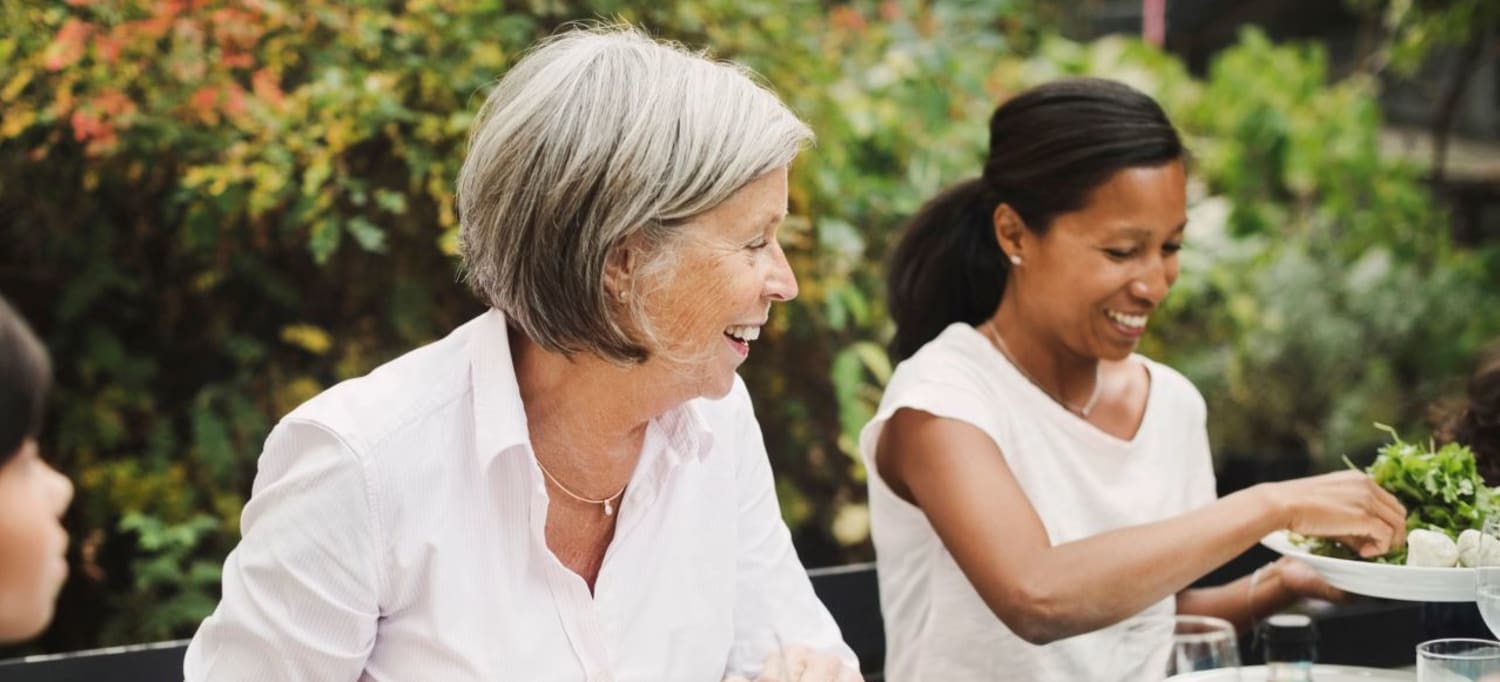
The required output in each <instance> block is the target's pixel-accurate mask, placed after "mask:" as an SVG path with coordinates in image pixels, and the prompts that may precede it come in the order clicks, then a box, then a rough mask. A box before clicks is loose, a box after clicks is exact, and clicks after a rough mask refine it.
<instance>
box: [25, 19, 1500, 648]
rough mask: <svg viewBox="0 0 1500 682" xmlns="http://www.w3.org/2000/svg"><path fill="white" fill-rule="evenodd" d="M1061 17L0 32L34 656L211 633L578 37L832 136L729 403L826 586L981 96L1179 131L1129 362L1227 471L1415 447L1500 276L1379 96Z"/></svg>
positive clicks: (448, 310) (406, 337) (1247, 54)
mask: <svg viewBox="0 0 1500 682" xmlns="http://www.w3.org/2000/svg"><path fill="white" fill-rule="evenodd" d="M639 5H649V8H645V9H643V8H641V7H639ZM1453 6H1454V7H1457V9H1453V10H1451V11H1453V12H1461V11H1463V7H1464V3H1454V5H1453ZM1056 11H1057V10H1056V5H1055V4H1052V3H1044V2H1034V1H1031V0H987V1H978V0H974V1H968V2H960V1H957V0H954V1H950V2H921V1H918V0H886V1H881V2H877V1H874V0H860V1H856V2H852V3H848V4H842V3H841V4H832V3H826V2H812V1H808V0H802V1H798V2H780V1H776V2H773V1H770V0H700V1H697V2H688V1H684V0H678V1H673V2H661V3H626V2H622V1H619V0H589V1H586V2H559V1H556V0H527V1H521V2H510V3H503V2H499V1H497V0H407V1H406V2H403V3H391V2H375V1H373V0H362V1H359V2H354V1H348V0H340V1H335V0H307V1H306V2H303V3H298V4H292V3H286V2H279V1H276V0H154V1H148V0H114V1H111V2H98V1H90V0H69V2H67V3H65V4H64V3H4V4H0V25H3V26H5V27H7V30H6V31H4V32H3V33H0V65H3V66H0V215H3V216H5V220H4V221H3V224H0V230H3V235H0V238H3V239H4V241H5V243H6V248H5V249H4V252H3V255H0V288H3V290H4V292H5V294H6V296H8V297H10V298H11V299H13V300H15V301H16V302H17V304H18V305H19V306H20V307H21V309H22V310H23V311H24V312H25V313H26V314H27V315H28V317H30V318H31V320H32V321H33V323H34V324H35V325H36V326H37V327H38V329H40V330H42V331H43V332H44V335H45V337H46V341H47V343H48V345H49V347H50V348H51V349H52V352H53V354H54V356H55V358H56V359H57V362H56V365H57V374H58V381H57V384H58V389H57V391H56V400H55V401H54V406H55V407H54V411H53V414H52V418H51V423H50V424H49V425H48V430H47V438H46V443H45V444H44V446H45V448H46V449H47V450H48V451H49V452H50V453H51V456H52V457H53V458H54V459H55V460H56V461H58V462H60V463H61V465H62V467H63V469H64V471H65V472H66V473H67V474H68V475H69V476H70V477H72V478H73V480H74V481H75V482H76V483H77V486H78V495H77V499H76V502H75V503H74V506H73V509H72V510H71V511H70V514H69V518H68V525H69V527H70V529H71V531H72V533H73V536H74V538H75V553H74V556H73V557H72V562H73V566H74V571H73V575H74V577H73V578H72V579H71V581H70V583H69V585H68V587H67V588H66V590H65V593H64V598H63V601H62V603H61V605H60V612H59V617H58V621H57V622H58V624H57V626H55V627H54V628H53V629H52V630H51V631H49V633H48V634H47V636H46V637H45V639H44V640H43V641H42V642H41V644H40V646H41V647H42V648H45V649H49V650H67V649H78V648H85V647H91V646H99V645H107V644H118V643H124V642H132V641H145V640H156V639H166V638H171V637H182V636H188V635H190V634H191V633H192V631H193V629H194V627H195V626H196V623H197V622H198V621H199V620H200V619H201V618H202V617H203V616H204V615H205V614H206V613H207V611H208V610H209V609H211V608H212V605H213V603H214V601H215V600H216V598H217V578H218V570H219V566H220V565H221V563H222V560H223V557H224V555H225V554H226V553H227V552H228V551H229V549H230V548H232V547H233V545H234V543H235V541H236V540H237V538H238V514H239V509H240V507H241V506H242V504H243V503H244V500H245V497H246V495H247V494H248V491H249V487H250V482H251V480H252V479H253V476H254V472H255V459H256V457H257V455H258V453H259V449H260V444H261V442H262V440H263V439H264V437H265V435H266V433H267V431H268V430H269V427H270V426H271V425H272V424H273V423H274V421H275V420H276V419H277V418H278V417H279V416H280V415H281V414H284V413H285V412H287V411H288V410H290V409H291V408H292V407H294V406H295V405H297V404H298V403H299V402H301V401H302V400H305V399H307V398H308V397H310V396H312V395H314V394H315V393H317V392H318V391H320V390H322V389H323V388H325V387H327V386H329V385H331V384H333V383H335V382H337V381H339V380H342V379H345V378H348V377H352V376H357V375H359V374H362V373H364V372H366V371H368V370H369V369H371V368H373V367H374V366H376V365H377V364H379V363H380V362H383V361H385V360H387V359H390V358H392V357H394V356H395V355H397V354H399V353H401V352H402V351H404V350H406V349H409V348H411V347H413V346H415V345H418V344H421V343H425V342H428V341H431V340H433V339H435V338H438V337H439V336H441V335H442V334H444V333H445V332H446V331H447V330H449V329H451V328H452V327H454V326H456V325H458V324H460V323H462V322H463V321H464V320H466V319H467V318H469V317H470V316H472V315H474V314H476V313H477V312H478V310H479V307H478V305H477V304H476V303H475V302H474V301H473V300H472V298H471V297H470V296H469V295H468V294H467V293H466V292H465V291H464V290H463V289H462V287H460V286H459V285H458V284H457V282H456V277H455V263H454V260H453V250H454V249H453V247H454V228H455V224H456V223H455V218H454V213H453V203H452V199H453V196H452V183H453V179H454V177H455V176H456V174H457V169H458V164H459V162H460V160H461V154H462V151H463V140H464V135H465V132H466V129H467V126H468V124H469V122H470V120H471V117H472V115H473V112H474V111H475V109H476V108H477V106H478V104H479V102H480V101H481V100H482V97H483V95H484V93H485V92H486V91H487V88H488V87H489V86H490V84H492V83H493V79H494V78H495V77H496V76H497V75H499V74H501V73H503V72H504V70H505V68H506V67H507V66H508V65H509V64H511V63H512V62H513V61H514V60H515V59H516V57H517V55H518V53H519V52H520V51H521V50H523V49H524V48H525V47H526V46H527V45H529V44H530V43H531V42H533V41H534V40H535V39H537V38H539V37H541V36H544V35H548V34H550V33H552V32H553V31H555V30H557V28H558V27H560V26H561V25H563V24H565V23H566V22H568V21H572V20H577V19H586V18H593V17H618V18H621V19H625V20H630V21H634V22H638V23H640V24H642V25H644V26H647V27H650V29H651V30H652V31H653V32H654V33H656V34H658V35H661V36H663V37H670V38H676V39H680V40H682V41H683V42H685V43H688V44H690V45H707V46H711V48H712V50H713V52H714V53H715V54H716V55H718V56H721V57H726V58H732V59H736V60H739V61H742V62H744V63H746V64H748V65H750V66H752V67H754V68H755V69H756V70H758V71H759V72H760V73H761V74H763V75H764V76H765V77H766V79H767V80H768V81H769V82H770V83H772V84H774V86H775V88H776V90H777V91H778V92H779V93H781V94H782V95H783V97H784V98H785V99H786V100H787V101H788V102H789V103H790V104H791V105H792V106H793V108H794V109H795V110H797V111H798V112H799V113H800V114H801V115H803V116H804V118H806V119H807V120H808V122H809V123H810V124H811V125H812V127H813V128H814V130H816V131H817V133H818V136H819V139H818V143H817V145H816V147H814V148H813V149H810V150H809V151H808V152H807V153H805V154H804V155H803V156H802V158H801V159H800V160H799V161H798V163H797V166H796V167H795V169H794V171H793V180H792V182H793V187H792V202H793V212H792V213H793V215H792V218H791V220H790V221H789V224H788V229H787V231H786V232H787V237H786V241H787V248H788V251H789V255H790V257H791V259H792V261H793V267H794V268H795V269H796V271H797V273H798V275H799V279H800V282H801V284H802V297H801V298H800V299H799V301H798V302H797V303H795V304H793V305H789V306H779V307H778V309H777V311H776V313H775V317H774V318H773V321H772V326H771V328H770V329H769V330H768V332H767V334H766V335H764V336H763V337H762V340H761V341H760V342H758V343H757V353H756V360H755V361H754V362H751V363H750V364H749V365H747V367H746V369H745V371H744V374H745V378H746V380H747V382H748V383H749V384H750V385H751V392H752V395H754V396H755V398H756V402H757V406H758V409H759V416H760V418H761V421H762V426H763V427H764V430H765V433H766V441H767V445H768V448H769V450H770V452H771V455H772V458H773V462H774V464H775V466H776V469H777V472H778V490H779V492H780V494H781V499H782V508H783V513H784V515H785V516H786V518H787V520H788V522H789V524H790V525H791V526H792V528H793V530H794V532H795V533H796V537H797V540H798V543H799V548H800V551H801V552H802V556H803V558H804V560H805V561H807V563H809V564H812V565H819V564H828V563H838V562H842V561H847V560H850V559H856V558H868V556H869V546H868V514H867V511H866V510H865V508H864V505H863V499H864V486H863V478H864V475H865V474H864V471H863V469H862V467H861V466H860V464H859V462H858V458H857V456H856V452H855V438H856V436H857V433H858V430H859V428H860V427H861V426H862V425H863V423H864V422H865V421H866V420H867V419H868V418H869V416H870V415H871V414H872V412H873V409H874V406H875V405H876V403H877V402H878V400H879V396H880V390H881V387H882V386H883V385H884V382H885V380H886V378H887V377H888V376H889V374H890V372H891V369H892V368H891V363H890V361H889V359H888V357H887V356H886V354H885V352H884V341H885V340H886V339H887V338H889V334H890V327H889V321H888V316H887V314H886V310H885V303H884V297H883V291H882V284H881V277H882V272H883V267H882V261H883V257H884V254H885V253H886V252H887V250H888V246H889V243H890V241H891V239H892V237H893V235H894V233H895V231H896V229H897V228H898V227H899V226H900V223H901V221H902V220H903V219H904V217H905V216H907V215H909V214H910V213H912V212H913V211H914V210H915V209H916V208H917V207H918V206H919V205H920V204H921V203H922V202H923V201H924V200H925V199H927V198H928V197H930V196H931V195H932V194H934V193H935V192H936V191H938V190H939V189H940V188H942V187H944V186H946V185H948V184H950V183H952V182H955V181H957V180H959V179H962V178H964V177H966V176H968V175H972V174H975V173H977V171H978V168H979V164H980V161H981V159H982V158H983V155H984V149H985V145H986V143H987V139H986V129H985V122H986V120H987V118H988V114H989V112H990V111H991V109H992V108H993V106H994V104H995V103H996V102H997V101H999V100H1001V99H1003V98H1005V97H1006V96H1008V95H1009V94H1011V93H1014V92H1016V91H1018V90H1019V89H1021V88H1023V87H1026V86H1028V85H1030V84H1034V83H1038V82H1042V81H1044V80H1047V79H1050V78H1055V77H1058V76H1062V75H1067V74H1082V73H1090V74H1099V75H1106V76H1111V77H1115V78H1120V79H1122V80H1125V81H1127V82H1130V83H1132V84H1134V85H1137V86H1138V87H1142V88H1144V89H1145V90H1147V91H1149V92H1151V93H1153V94H1154V95H1156V96H1157V97H1158V98H1160V100H1161V101H1162V102H1163V104H1164V105H1165V106H1166V107H1167V108H1168V109H1169V111H1170V112H1171V113H1172V114H1173V116H1174V117H1175V118H1176V119H1177V121H1178V122H1179V123H1180V125H1181V126H1182V127H1183V128H1184V130H1185V131H1186V132H1187V134H1188V135H1189V138H1190V144H1191V146H1192V148H1193V150H1194V159H1193V171H1194V176H1195V180H1194V185H1193V195H1194V207H1193V220H1192V226H1191V227H1190V230H1189V249H1188V251H1186V252H1185V253H1184V256H1183V258H1184V274H1183V277H1182V279H1181V280H1180V281H1179V283H1178V285H1177V289H1176V291H1174V294H1173V296H1172V297H1170V298H1169V299H1168V304H1167V308H1166V310H1165V311H1164V313H1163V314H1162V315H1159V316H1158V317H1159V318H1160V321H1159V322H1154V323H1153V329H1154V331H1153V334H1152V335H1151V336H1150V339H1149V342H1148V345H1147V347H1146V348H1145V351H1146V352H1147V353H1149V354H1152V355H1153V356H1156V357H1159V358H1161V359H1164V360H1166V361H1168V362H1169V363H1172V364H1174V365H1175V366H1178V367H1180V368H1181V369H1183V371H1185V372H1186V373H1187V374H1188V375H1189V376H1190V377H1191V378H1192V379H1193V380H1194V381H1195V382H1196V383H1197V384H1198V386H1199V387H1200V388H1201V389H1202V390H1203V392H1204V393H1205V395H1206V396H1207V398H1208V399H1209V402H1210V410H1211V420H1212V423H1211V428H1212V432H1213V437H1214V444H1215V446H1216V448H1217V449H1220V450H1224V451H1235V452H1242V453H1256V452H1271V451H1284V450H1288V449H1290V450H1295V451H1298V452H1308V453H1311V454H1313V455H1314V456H1316V457H1319V458H1322V460H1323V461H1328V462H1332V461H1333V460H1334V459H1336V458H1337V455H1338V454H1340V453H1342V452H1344V451H1346V450H1348V449H1350V448H1355V447H1359V446H1360V445H1362V444H1363V443H1364V442H1366V441H1370V440H1378V434H1377V433H1375V432H1373V430H1372V429H1371V428H1370V427H1369V424H1370V423H1371V422H1372V421H1376V420H1379V421H1382V422H1385V423H1391V424H1396V425H1399V426H1400V427H1401V428H1402V432H1403V433H1417V432H1420V431H1421V430H1422V429H1421V427H1420V424H1421V423H1422V420H1423V419H1424V416H1425V410H1426V408H1427V406H1428V405H1430V404H1431V402H1432V401H1433V400H1434V399H1436V398H1437V397H1439V396H1441V395H1442V394H1443V393H1444V391H1445V390H1447V389H1449V388H1451V387H1452V386H1453V382H1455V381H1456V380H1458V379H1459V378H1461V375H1462V373H1463V371H1464V369H1465V367H1466V363H1467V362H1469V360H1470V358H1471V357H1472V355H1473V353H1474V351H1475V349H1476V348H1477V347H1478V346H1479V345H1480V344H1481V343H1482V342H1483V341H1485V340H1486V339H1488V338H1491V337H1493V336H1494V335H1496V334H1500V319H1497V313H1496V312H1495V310H1494V306H1493V304H1492V300H1493V295H1494V293H1495V291H1496V290H1497V289H1500V284H1497V283H1500V253H1497V251H1496V249H1494V248H1488V249H1484V250H1474V249H1467V250H1466V249H1461V248H1458V247H1456V246H1454V245H1453V244H1452V243H1450V242H1449V240H1448V238H1447V230H1446V216H1445V215H1444V213H1443V211H1442V210H1441V208H1440V207H1439V206H1438V205H1437V204H1436V203H1435V202H1434V200H1433V198H1432V196H1431V195H1430V194H1429V192H1428V189H1427V187H1426V186H1425V185H1424V184H1423V180H1422V178H1421V176H1420V174H1419V173H1418V172H1417V171H1416V170H1415V169H1413V168H1410V167H1406V166H1403V165H1400V164H1398V163H1394V162H1390V161H1387V160H1384V159H1382V158H1381V156H1380V155H1379V154H1378V153H1377V151H1378V149H1377V144H1376V133H1377V132H1378V130H1379V126H1380V123H1381V121H1380V114H1379V110H1378V109H1377V107H1376V100H1375V97H1376V95H1377V94H1378V93H1377V88H1378V85H1377V82H1376V80H1375V79H1373V78H1371V77H1369V76H1367V75H1363V74H1358V73H1357V74H1355V75H1353V76H1350V77H1347V78H1344V79H1342V80H1339V81H1337V82H1330V77H1329V75H1328V66H1327V64H1326V61H1327V60H1326V57H1325V56H1324V54H1323V53H1322V51H1321V50H1319V49H1318V48H1316V47H1312V46H1299V45H1273V44H1271V43H1270V42H1269V41H1267V39H1266V38H1265V37H1264V36H1262V35H1260V34H1259V33H1256V32H1254V31H1248V32H1246V33H1245V34H1244V35H1243V37H1242V39H1241V41H1240V42H1239V44H1238V45H1236V46H1235V47H1233V48H1232V49H1230V50H1228V51H1226V52H1225V53H1223V54H1222V55H1221V56H1220V57H1219V58H1218V59H1217V60H1216V61H1215V62H1214V65H1213V67H1212V70H1211V72H1210V73H1209V74H1208V75H1207V76H1206V77H1204V78H1194V77H1192V76H1190V75H1189V74H1188V73H1186V71H1185V70H1184V68H1183V67H1182V66H1181V64H1180V63H1179V62H1178V61H1177V60H1176V59H1174V58H1172V57H1170V56H1168V55H1164V54H1162V53H1160V52H1158V51H1156V50H1154V49H1152V48H1149V47H1147V46H1145V45H1143V44H1141V43H1139V42H1136V41H1133V40H1124V39H1119V38H1108V39H1103V40H1099V41H1096V42H1094V43H1091V44H1077V43H1071V42H1067V41H1065V40H1062V39H1060V38H1057V37H1056V36H1055V32H1054V31H1052V30H1051V29H1050V28H1049V27H1050V26H1051V25H1052V24H1051V23H1050V21H1051V19H1050V17H1055V16H1056ZM1422 16H1427V15H1422ZM1443 16H1445V17H1448V19H1450V20H1451V19H1452V16H1451V15H1443ZM1402 26H1404V24H1399V22H1398V26H1397V29H1400V28H1401V27H1402ZM1392 35H1393V36H1400V35H1405V34H1403V33H1402V32H1401V31H1400V30H1396V31H1393V32H1392ZM1392 39H1393V40H1396V39H1397V38H1392ZM1403 58H1405V57H1403ZM1410 58H1412V59H1419V58H1420V55H1418V56H1416V57H1410Z"/></svg>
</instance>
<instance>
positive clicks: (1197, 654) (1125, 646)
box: [1117, 615, 1240, 680]
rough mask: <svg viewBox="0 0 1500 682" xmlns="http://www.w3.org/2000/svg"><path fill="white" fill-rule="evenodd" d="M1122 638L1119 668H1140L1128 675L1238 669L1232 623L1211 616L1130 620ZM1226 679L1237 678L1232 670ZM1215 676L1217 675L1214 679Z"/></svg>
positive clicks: (1158, 676)
mask: <svg viewBox="0 0 1500 682" xmlns="http://www.w3.org/2000/svg"><path fill="white" fill-rule="evenodd" d="M1125 627H1126V629H1125V632H1124V635H1123V638H1122V641H1121V652H1122V654H1123V655H1122V656H1119V657H1117V658H1118V660H1119V661H1120V663H1119V669H1120V670H1122V671H1129V670H1131V669H1132V668H1137V669H1139V674H1138V675H1132V676H1131V678H1132V679H1135V678H1139V679H1145V680H1160V679H1161V677H1162V675H1163V674H1165V675H1167V676H1172V675H1181V674H1184V673H1190V672H1196V671H1200V670H1225V669H1227V670H1237V669H1238V668H1239V667H1240V648H1239V636H1238V635H1237V634H1236V633H1235V631H1234V626H1233V625H1231V624H1230V623H1229V621H1226V620H1224V619H1222V618H1213V617H1211V616H1186V615H1175V616H1148V617H1145V618H1138V619H1135V620H1134V621H1130V622H1128V623H1127V625H1126V626H1125ZM1232 675H1233V676H1231V677H1225V678H1223V679H1225V680H1234V679H1238V673H1233V674H1232ZM1216 679H1218V678H1216Z"/></svg>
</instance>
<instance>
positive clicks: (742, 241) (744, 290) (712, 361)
mask: <svg viewBox="0 0 1500 682" xmlns="http://www.w3.org/2000/svg"><path fill="white" fill-rule="evenodd" d="M786 209H787V169H786V168H785V167H782V168H778V169H776V170H774V171H771V172H770V173H767V174H765V175H762V176H761V177H759V178H757V179H755V180H753V181H751V182H750V183H749V184H747V185H745V186H744V187H743V188H741V189H740V190H739V191H738V192H736V193H734V194H733V195H732V196H730V198H729V199H727V200H725V201H724V202H723V203H721V204H719V205H718V206H715V207H714V208H712V209H710V210H709V211H708V212H706V213H704V214H702V215H700V216H698V217H697V218H694V219H693V220H692V221H691V224H689V225H685V226H683V227H682V228H681V229H682V236H681V237H680V241H679V243H677V244H675V245H673V246H670V247H668V248H673V249H675V250H674V252H673V254H672V258H674V259H675V260H674V268H673V270H672V271H671V272H670V273H668V274H666V275H665V277H664V279H665V283H664V284H663V285H662V286H660V287H656V288H653V290H651V291H649V292H646V295H647V296H648V300H647V302H646V304H647V309H648V311H650V312H649V314H650V317H651V320H652V324H653V326H654V328H655V329H656V330H657V332H658V333H657V338H658V340H659V342H660V344H661V345H662V348H660V349H658V352H657V353H656V356H657V357H656V359H655V360H653V362H658V361H659V362H661V363H663V364H668V365H671V366H672V367H671V369H672V371H673V372H674V373H675V375H677V376H680V377H681V380H682V381H685V382H688V383H689V384H691V385H690V386H689V387H688V390H689V391H690V393H691V394H692V395H694V396H704V397H710V398H714V397H721V396H724V395H726V394H728V393H729V390H730V388H731V387H733V385H734V373H735V370H736V369H738V368H739V366H740V363H742V362H744V361H745V358H746V357H748V356H749V353H750V343H751V342H753V341H754V340H755V339H756V338H758V337H759V336H760V331H761V328H762V327H763V326H764V325H765V324H766V321H767V319H768V316H769V314H770V308H771V304H772V303H773V302H778V301H790V300H791V299H793V298H796V297H797V280H796V277H795V276H794V275H793V274H792V269H791V266H789V265H788V264H787V260H786V254H785V253H783V252H782V250H781V245H780V244H779V243H778V242H777V241H776V236H777V232H778V230H779V228H780V227H781V223H782V221H783V220H784V219H785V218H786Z"/></svg>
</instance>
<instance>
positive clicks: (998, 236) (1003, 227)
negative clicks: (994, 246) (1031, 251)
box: [991, 204, 1026, 265]
mask: <svg viewBox="0 0 1500 682" xmlns="http://www.w3.org/2000/svg"><path fill="white" fill-rule="evenodd" d="M991 219H992V220H993V221H994V226H995V241H996V242H998V243H999V244H1000V249H1001V250H1002V251H1004V252H1005V255H1006V257H1007V258H1009V259H1010V262H1011V264H1013V265H1020V264H1021V263H1022V262H1024V259H1025V254H1023V253H1022V250H1023V247H1022V246H1021V242H1022V239H1021V238H1022V237H1023V236H1024V235H1025V234H1026V223H1025V222H1024V221H1022V220H1021V216H1020V215H1018V214H1017V213H1016V212H1015V210H1014V209H1012V208H1011V207H1010V204H1000V205H999V206H996V207H995V213H994V215H993V216H992V217H991Z"/></svg>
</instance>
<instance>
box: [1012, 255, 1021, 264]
mask: <svg viewBox="0 0 1500 682" xmlns="http://www.w3.org/2000/svg"><path fill="white" fill-rule="evenodd" d="M1010 264H1011V265H1020V264H1021V257H1020V256H1017V255H1015V254H1011V257H1010Z"/></svg>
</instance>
